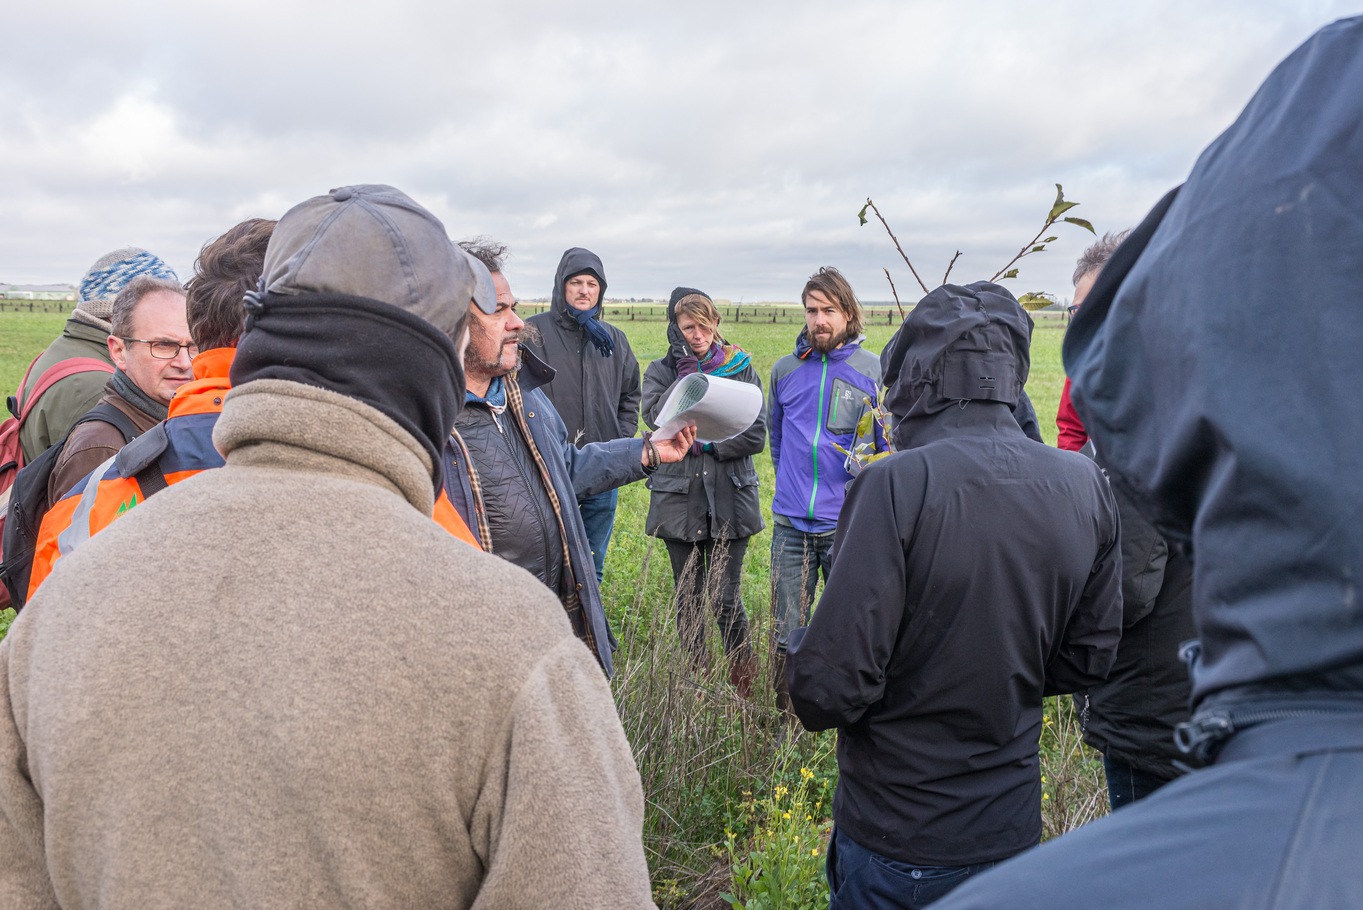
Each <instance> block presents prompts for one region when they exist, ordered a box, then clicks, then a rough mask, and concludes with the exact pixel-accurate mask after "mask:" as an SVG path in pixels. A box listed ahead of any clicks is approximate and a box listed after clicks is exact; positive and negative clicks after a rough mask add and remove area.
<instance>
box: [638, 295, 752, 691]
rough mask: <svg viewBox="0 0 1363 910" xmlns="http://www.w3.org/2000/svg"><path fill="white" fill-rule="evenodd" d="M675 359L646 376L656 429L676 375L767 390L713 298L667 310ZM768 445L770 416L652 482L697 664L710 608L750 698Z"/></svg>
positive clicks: (656, 531) (652, 509)
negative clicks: (749, 578)
mask: <svg viewBox="0 0 1363 910" xmlns="http://www.w3.org/2000/svg"><path fill="white" fill-rule="evenodd" d="M667 317H668V325H667V337H668V341H669V343H670V345H671V349H670V350H669V351H668V353H667V356H665V357H662V358H660V359H658V360H655V361H653V362H652V363H650V364H649V365H648V369H647V370H646V371H645V372H644V382H643V386H644V388H643V408H642V410H643V417H644V422H645V423H647V424H648V425H649V426H650V427H652V428H654V429H656V428H657V426H658V412H659V411H660V410H661V409H662V406H663V402H664V401H666V400H667V395H668V393H669V392H670V391H671V390H672V386H673V385H674V384H675V383H676V382H677V380H679V379H682V378H685V377H686V376H689V375H691V374H692V373H696V372H700V373H704V374H705V375H707V376H717V377H723V378H725V379H731V380H735V381H737V382H750V383H752V384H753V385H755V386H757V387H758V388H761V386H762V383H761V381H760V380H759V379H758V378H757V372H756V371H755V370H754V369H753V367H752V359H751V358H750V357H749V356H748V353H747V352H746V351H744V350H743V349H742V348H740V347H738V346H737V345H734V344H730V343H729V342H727V341H726V340H725V339H724V338H723V336H721V335H720V334H719V323H720V315H719V311H718V310H717V309H716V308H715V305H714V302H713V301H711V299H710V297H709V296H708V295H707V294H705V293H703V292H701V291H698V290H696V289H694V288H677V289H676V290H674V291H673V292H672V299H671V300H670V301H669V303H668V307H667ZM764 445H766V422H765V420H764V419H763V417H762V416H761V415H759V416H758V418H757V420H755V421H754V422H753V425H752V426H750V427H749V428H748V429H747V430H745V431H743V432H742V433H740V434H739V435H737V436H734V437H732V438H730V439H725V440H722V441H718V442H706V443H704V444H702V443H700V442H697V443H696V444H695V446H693V447H692V449H691V454H689V455H687V456H686V458H684V459H683V460H682V461H681V462H679V463H677V464H667V465H663V466H662V467H660V468H659V469H658V470H657V472H656V473H654V474H653V475H652V476H651V477H650V478H649V479H648V488H649V490H650V491H651V494H650V496H649V506H648V519H647V521H646V523H645V530H646V531H647V532H648V533H649V534H651V535H653V536H655V537H659V538H661V539H662V541H663V543H664V544H666V545H667V555H668V558H669V559H670V560H671V562H672V575H673V578H674V579H675V580H676V593H675V596H674V605H675V607H676V610H677V631H678V633H679V635H680V636H681V642H682V647H684V648H685V649H686V651H687V654H688V655H689V656H690V658H691V662H692V666H693V668H694V669H697V670H699V669H701V668H703V667H704V666H706V665H707V664H708V663H709V649H708V648H707V647H706V643H705V626H706V620H705V614H706V612H707V611H709V612H713V613H714V615H715V618H716V620H717V621H718V623H719V630H720V635H721V638H722V640H723V643H724V653H725V656H726V658H727V659H728V664H729V681H730V682H731V683H733V685H734V687H735V688H736V689H737V690H738V692H739V694H740V695H741V696H743V697H744V698H747V697H748V696H749V694H750V693H751V691H752V681H753V678H754V676H755V675H756V670H757V667H756V659H755V658H754V657H753V650H752V643H751V641H750V639H749V635H748V614H747V611H746V610H745V609H744V607H743V597H742V591H741V582H742V578H743V556H744V554H745V553H746V552H747V548H748V539H749V538H750V537H751V536H752V535H753V534H756V533H757V532H758V531H760V530H762V527H763V525H762V510H761V507H760V505H759V503H758V490H757V470H756V469H755V468H754V467H753V461H752V457H753V456H754V455H756V454H757V453H758V452H760V451H762V447H763V446H764Z"/></svg>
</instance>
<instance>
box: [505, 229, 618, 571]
mask: <svg viewBox="0 0 1363 910" xmlns="http://www.w3.org/2000/svg"><path fill="white" fill-rule="evenodd" d="M605 302H606V269H605V267H604V266H603V265H602V264H601V257H599V256H597V255H596V254H595V253H593V252H592V251H591V250H584V249H582V248H581V247H573V248H572V249H569V250H565V251H564V253H563V257H562V258H561V259H560V260H559V263H558V271H557V272H555V274H554V290H553V297H552V298H551V303H550V306H549V309H548V310H547V311H546V312H543V313H539V314H537V315H535V316H531V317H530V318H529V319H527V320H526V321H525V323H526V325H527V326H528V327H529V329H530V331H528V332H527V333H526V337H525V342H524V344H525V347H526V348H527V349H528V350H530V351H531V352H532V353H534V354H535V356H537V357H538V358H539V359H540V360H542V361H543V362H544V363H547V364H548V365H549V366H551V367H553V368H554V371H555V373H554V378H553V380H552V381H551V382H549V383H548V384H547V385H545V386H544V394H545V395H547V396H548V397H549V400H550V401H551V402H553V405H554V409H555V410H557V411H558V413H559V416H560V417H562V418H563V423H564V425H565V426H567V428H568V441H569V442H571V443H572V444H573V445H575V446H584V445H586V444H588V443H591V442H609V441H611V440H612V439H629V438H630V437H631V436H635V435H637V434H638V432H639V397H640V388H639V361H638V360H636V359H635V357H634V351H632V350H631V349H630V346H629V339H628V338H626V337H625V333H624V332H622V331H620V330H619V329H617V328H616V327H615V326H613V325H611V324H610V323H608V322H606V321H605V320H604V319H602V318H601V310H602V307H603V306H604V305H605ZM618 496H619V492H618V491H617V490H607V491H606V492H604V493H597V494H595V495H593V496H587V497H583V498H582V499H580V500H578V507H579V509H580V510H581V512H582V523H583V525H585V526H586V528H587V537H588V539H589V540H590V541H591V545H592V559H593V560H594V562H595V564H596V580H597V583H598V584H599V583H600V582H601V578H602V575H603V573H604V571H605V567H606V548H607V547H608V546H610V539H611V530H612V529H613V528H614V526H615V504H616V501H617V497H618Z"/></svg>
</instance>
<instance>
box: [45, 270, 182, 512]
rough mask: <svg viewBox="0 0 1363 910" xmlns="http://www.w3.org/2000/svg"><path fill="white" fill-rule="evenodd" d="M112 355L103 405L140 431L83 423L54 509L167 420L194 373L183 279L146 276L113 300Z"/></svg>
mask: <svg viewBox="0 0 1363 910" xmlns="http://www.w3.org/2000/svg"><path fill="white" fill-rule="evenodd" d="M110 323H111V326H112V331H111V332H110V334H109V342H108V343H109V357H110V359H111V360H112V361H113V364H114V367H115V368H116V369H115V372H114V375H113V378H111V379H110V380H109V383H108V385H106V386H105V387H104V397H103V398H101V399H100V401H99V403H100V404H104V405H108V406H109V407H112V408H113V409H114V410H116V411H118V412H119V413H120V414H122V415H123V416H124V417H126V418H127V421H126V422H127V424H128V425H129V427H131V428H135V430H136V432H135V433H133V434H132V435H128V434H127V433H126V432H125V428H122V427H119V426H117V425H116V424H114V423H112V422H110V421H108V420H102V419H93V420H86V421H84V422H82V423H79V424H77V425H76V427H75V429H73V430H72V431H71V434H70V435H69V436H68V437H67V439H66V445H65V446H64V447H63V448H62V453H61V456H60V457H59V458H58V459H57V463H56V465H54V466H53V469H52V474H51V476H50V477H49V479H48V483H47V500H48V506H49V507H51V505H52V504H53V503H55V502H56V501H57V500H58V499H60V498H61V497H62V495H63V494H64V493H66V491H67V490H69V489H71V488H72V487H73V486H75V485H76V484H77V483H79V482H80V481H81V479H82V478H84V477H85V475H86V474H89V473H90V472H91V471H93V470H94V469H95V468H96V467H98V466H99V465H101V464H103V463H104V462H105V461H106V460H108V459H109V458H111V457H113V455H114V454H115V453H116V452H118V450H119V449H121V448H123V446H124V445H125V444H126V443H127V442H128V441H129V440H130V439H132V438H134V437H135V436H137V435H140V434H141V433H145V432H146V431H147V430H149V429H151V428H152V427H153V426H155V425H156V424H157V423H159V422H160V421H162V420H165V418H166V410H167V406H168V405H169V404H170V399H171V396H173V395H174V394H175V390H176V389H178V388H179V387H180V386H182V385H184V384H185V383H186V382H189V381H190V380H191V379H193V378H194V371H193V368H192V367H191V365H190V361H191V360H192V359H193V357H194V355H195V354H197V353H199V349H198V348H197V347H195V345H194V341H193V339H192V338H191V337H190V335H189V322H188V320H187V318H186V316H185V292H184V288H183V287H181V285H180V283H179V282H178V281H172V280H170V279H167V278H157V277H153V276H150V275H143V276H139V277H137V278H134V279H133V280H132V281H131V282H129V283H128V286H127V287H125V288H124V289H123V290H122V291H120V292H119V294H118V296H117V297H116V298H115V299H114V304H113V312H112V313H111V314H110Z"/></svg>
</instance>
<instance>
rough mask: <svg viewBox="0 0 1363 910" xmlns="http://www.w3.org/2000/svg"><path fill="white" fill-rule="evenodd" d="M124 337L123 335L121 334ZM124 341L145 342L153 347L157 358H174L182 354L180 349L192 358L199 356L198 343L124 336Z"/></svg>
mask: <svg viewBox="0 0 1363 910" xmlns="http://www.w3.org/2000/svg"><path fill="white" fill-rule="evenodd" d="M119 337H120V338H122V337H123V336H121V335H120V336H119ZM123 340H124V341H132V342H136V343H137V344H145V345H146V346H147V347H149V348H151V356H153V357H155V358H156V359H157V360H174V359H175V358H176V357H178V356H180V349H181V348H184V350H185V351H186V352H187V353H188V354H189V356H190V359H193V358H195V357H198V356H199V346H198V345H197V344H177V343H175V342H174V341H148V340H147V339H145V338H123Z"/></svg>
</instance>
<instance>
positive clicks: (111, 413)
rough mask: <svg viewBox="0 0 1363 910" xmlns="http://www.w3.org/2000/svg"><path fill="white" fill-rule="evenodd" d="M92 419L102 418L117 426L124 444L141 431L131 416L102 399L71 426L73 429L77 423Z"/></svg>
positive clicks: (87, 421)
mask: <svg viewBox="0 0 1363 910" xmlns="http://www.w3.org/2000/svg"><path fill="white" fill-rule="evenodd" d="M92 420H102V421H104V422H105V423H108V424H113V425H114V426H115V427H117V428H118V432H120V433H122V434H123V442H124V443H125V444H126V443H129V442H131V441H132V440H134V439H136V438H137V437H138V435H139V434H140V433H141V431H140V430H138V429H137V424H135V423H133V421H132V418H131V417H129V416H128V415H127V414H124V413H123V412H122V411H120V410H119V409H118V408H116V407H114V406H113V405H111V404H109V403H108V402H104V401H101V402H100V403H99V404H97V405H95V406H94V407H93V408H91V409H90V410H88V411H86V412H85V413H84V414H82V415H81V417H80V420H77V421H76V422H75V423H73V424H72V425H71V428H72V429H75V428H76V426H77V425H78V424H82V423H89V422H90V421H92ZM70 435H71V434H70V432H68V433H67V436H70Z"/></svg>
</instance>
